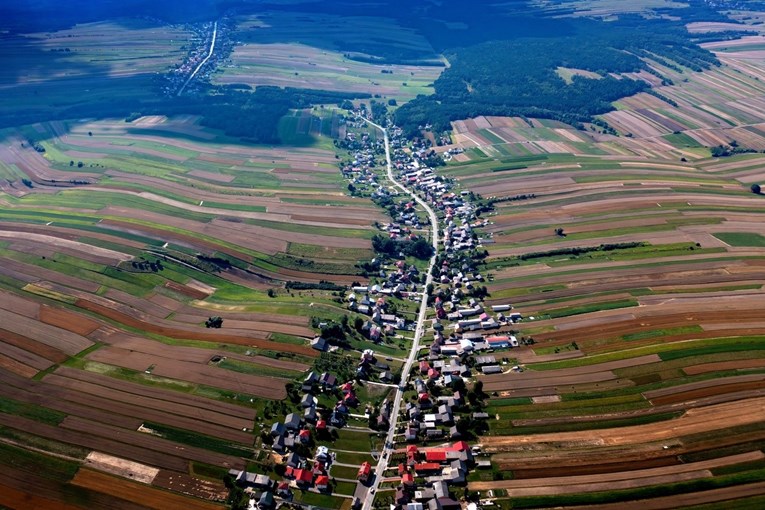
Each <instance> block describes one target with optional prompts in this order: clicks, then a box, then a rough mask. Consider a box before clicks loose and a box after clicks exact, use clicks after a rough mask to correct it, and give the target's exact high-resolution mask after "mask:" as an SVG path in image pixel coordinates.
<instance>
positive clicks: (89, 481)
mask: <svg viewBox="0 0 765 510" xmlns="http://www.w3.org/2000/svg"><path fill="white" fill-rule="evenodd" d="M72 484H73V485H76V486H79V487H85V488H87V489H90V490H94V491H97V492H102V493H104V494H109V495H110V496H113V497H116V498H119V499H124V500H127V501H131V502H133V503H136V504H139V505H143V506H145V507H146V508H154V509H157V510H220V509H221V508H222V506H221V505H215V504H212V503H206V502H203V501H200V500H198V499H193V498H188V497H184V496H180V495H177V494H173V493H170V492H166V491H163V490H159V489H154V488H151V487H149V486H146V485H142V484H138V483H135V482H131V481H128V480H125V479H124V478H117V477H114V476H111V475H107V474H103V473H99V472H98V471H93V470H91V469H80V471H78V472H77V475H76V476H75V477H74V479H73V480H72Z"/></svg>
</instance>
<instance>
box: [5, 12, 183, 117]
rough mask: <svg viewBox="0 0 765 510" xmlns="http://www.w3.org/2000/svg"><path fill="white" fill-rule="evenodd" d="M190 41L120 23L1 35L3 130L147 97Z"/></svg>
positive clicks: (164, 28)
mask: <svg viewBox="0 0 765 510" xmlns="http://www.w3.org/2000/svg"><path fill="white" fill-rule="evenodd" d="M194 37H195V35H194V33H193V32H191V31H189V30H186V29H185V28H183V27H181V26H169V25H164V24H158V23H157V22H150V21H147V20H137V19H119V20H113V21H103V22H96V23H86V24H80V25H75V26H73V27H71V28H68V29H64V30H60V31H57V32H45V33H31V34H24V35H23V36H14V37H11V38H7V39H5V40H4V41H3V45H4V47H5V48H6V51H7V52H8V53H7V57H6V58H5V59H4V72H3V73H2V74H1V75H0V90H2V94H1V95H0V108H2V109H3V112H5V114H4V119H3V120H4V122H3V125H4V126H8V125H14V123H17V122H18V121H21V122H24V121H25V120H26V119H32V118H46V119H49V118H58V117H59V116H61V115H73V116H74V115H80V116H81V115H83V113H84V112H87V113H84V114H85V115H93V113H94V111H95V110H94V109H92V108H90V105H92V104H96V105H106V104H109V103H110V104H115V105H118V104H120V103H121V102H122V101H123V100H125V99H131V100H132V99H137V100H152V99H153V98H154V92H153V90H154V89H155V88H156V86H157V83H158V82H157V79H158V76H157V75H158V74H161V73H164V72H166V71H167V70H168V69H169V68H171V67H172V66H174V65H176V64H177V63H178V62H179V61H181V60H182V59H183V57H184V55H185V54H186V51H185V46H187V45H189V44H190V42H191V41H192V40H193V38H194ZM41 98H45V100H44V101H41V100H40V99H41ZM106 108H107V107H106V106H103V109H106Z"/></svg>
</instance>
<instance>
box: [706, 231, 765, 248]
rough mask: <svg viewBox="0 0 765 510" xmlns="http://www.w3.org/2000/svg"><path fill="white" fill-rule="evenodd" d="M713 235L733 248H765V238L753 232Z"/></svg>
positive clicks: (718, 233)
mask: <svg viewBox="0 0 765 510" xmlns="http://www.w3.org/2000/svg"><path fill="white" fill-rule="evenodd" d="M712 235H713V236H715V237H716V238H717V239H719V240H720V241H722V242H724V243H726V244H729V245H731V246H754V247H758V248H761V247H765V236H762V235H760V234H755V233H753V232H717V233H715V234H712Z"/></svg>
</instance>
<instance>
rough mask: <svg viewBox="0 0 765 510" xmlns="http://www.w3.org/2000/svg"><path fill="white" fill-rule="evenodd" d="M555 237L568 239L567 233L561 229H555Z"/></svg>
mask: <svg viewBox="0 0 765 510" xmlns="http://www.w3.org/2000/svg"><path fill="white" fill-rule="evenodd" d="M555 235H556V236H558V237H566V233H565V232H564V231H563V229H562V228H560V227H558V228H556V229H555Z"/></svg>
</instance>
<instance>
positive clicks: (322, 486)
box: [315, 475, 329, 491]
mask: <svg viewBox="0 0 765 510" xmlns="http://www.w3.org/2000/svg"><path fill="white" fill-rule="evenodd" d="M315 485H316V488H317V489H319V490H320V491H325V490H327V489H328V488H329V477H328V476H327V475H321V476H317V477H316V482H315Z"/></svg>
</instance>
